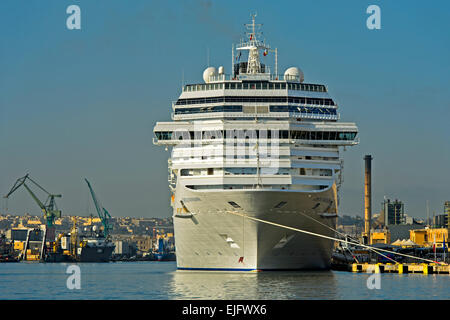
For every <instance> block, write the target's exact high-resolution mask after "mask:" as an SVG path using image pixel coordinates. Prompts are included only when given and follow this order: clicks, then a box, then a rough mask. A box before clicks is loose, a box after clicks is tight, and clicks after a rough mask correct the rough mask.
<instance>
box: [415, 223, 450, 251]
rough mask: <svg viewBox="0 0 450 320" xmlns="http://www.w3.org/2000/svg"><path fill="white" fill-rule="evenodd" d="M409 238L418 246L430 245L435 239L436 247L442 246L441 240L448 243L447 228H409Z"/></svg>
mask: <svg viewBox="0 0 450 320" xmlns="http://www.w3.org/2000/svg"><path fill="white" fill-rule="evenodd" d="M409 238H410V239H411V240H412V241H414V242H415V243H417V244H418V245H420V246H425V247H430V246H432V245H433V243H434V241H436V247H442V246H443V242H444V239H445V242H446V243H448V229H447V228H435V229H429V228H428V229H417V230H409Z"/></svg>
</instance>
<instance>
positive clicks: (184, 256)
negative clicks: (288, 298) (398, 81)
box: [153, 15, 359, 271]
mask: <svg viewBox="0 0 450 320" xmlns="http://www.w3.org/2000/svg"><path fill="white" fill-rule="evenodd" d="M245 27H246V30H245V31H246V32H245V34H244V37H243V39H241V41H240V42H239V43H238V44H233V45H232V50H231V53H232V55H231V61H232V65H231V68H230V69H231V70H230V71H229V73H228V74H227V73H225V68H224V67H223V66H218V67H217V68H215V67H211V66H208V67H207V68H206V69H205V70H204V72H203V81H204V82H202V83H193V84H186V85H185V84H183V87H182V90H181V91H182V92H181V94H180V96H179V98H178V100H176V101H174V102H172V114H171V116H172V120H173V121H170V122H157V123H156V125H155V127H154V135H155V137H154V138H153V142H154V144H156V145H161V146H165V149H166V150H170V152H171V154H170V158H169V160H168V169H169V187H170V190H171V192H172V195H171V206H172V207H173V219H174V232H175V247H176V256H177V268H178V269H181V270H230V271H260V270H297V269H328V268H330V263H331V254H332V250H333V246H334V242H333V241H332V240H329V239H326V238H322V237H317V236H313V235H310V234H306V233H302V232H296V231H294V230H292V229H287V228H283V227H280V226H276V225H273V224H268V223H264V221H267V222H270V223H276V224H278V225H282V226H288V227H291V228H297V229H301V230H305V231H309V232H314V233H317V234H321V235H325V236H329V237H333V236H334V235H335V232H334V230H335V228H336V223H337V216H338V215H337V214H338V203H339V188H340V186H341V184H342V181H343V179H342V177H343V158H342V152H343V151H344V149H345V147H347V146H353V145H356V144H357V143H358V140H359V138H358V137H357V134H358V128H357V126H356V124H355V123H349V122H340V121H339V119H340V114H339V112H338V105H337V104H336V102H335V100H333V98H332V97H331V96H330V95H329V93H328V90H327V87H326V86H325V85H323V84H316V83H308V82H305V81H304V75H303V72H302V71H301V69H300V68H298V67H289V68H287V69H286V70H285V72H284V73H283V74H278V50H277V49H272V48H271V47H270V46H269V45H268V44H267V43H266V41H265V40H261V39H262V33H261V32H260V29H261V25H260V24H256V23H255V15H253V16H252V20H251V23H249V24H246V25H245ZM269 64H271V65H272V66H273V70H271V69H272V68H271V67H270V66H269ZM251 218H254V219H258V221H255V220H254V219H253V220H252V219H251Z"/></svg>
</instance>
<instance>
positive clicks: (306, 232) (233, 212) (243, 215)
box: [226, 210, 442, 264]
mask: <svg viewBox="0 0 450 320" xmlns="http://www.w3.org/2000/svg"><path fill="white" fill-rule="evenodd" d="M226 212H227V213H231V214H234V215H237V216H241V217H244V218H246V219H250V220H253V221H258V222H262V223H266V224H270V225H273V226H277V227H280V228H285V229H289V230H293V231H297V232H301V233H305V234H309V235H312V236H316V237H320V238H324V239H329V240H333V241H339V242H345V243H351V242H349V241H347V240H342V239H338V238H334V237H329V236H325V235H323V234H318V233H315V232H311V231H306V230H302V229H298V228H293V227H289V226H284V225H282V224H278V223H275V222H270V221H267V220H262V219H258V218H255V217H251V216H248V215H245V214H242V213H239V212H235V211H228V210H227V211H226ZM353 244H354V245H356V246H360V247H363V248H367V249H372V250H373V248H372V247H370V246H367V245H364V244H361V243H353ZM376 250H379V251H383V252H387V253H393V254H395V255H399V256H404V257H408V258H412V259H417V260H423V261H427V262H431V263H438V264H442V263H440V262H437V261H433V260H429V259H425V258H421V257H416V256H411V255H408V254H404V253H399V252H394V251H390V250H386V249H380V248H377V249H376Z"/></svg>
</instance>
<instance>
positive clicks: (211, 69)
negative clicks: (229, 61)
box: [203, 67, 217, 83]
mask: <svg viewBox="0 0 450 320" xmlns="http://www.w3.org/2000/svg"><path fill="white" fill-rule="evenodd" d="M215 75H217V70H216V68H214V67H208V68H206V69H205V71H203V81H205V82H206V83H208V82H209V77H211V76H215Z"/></svg>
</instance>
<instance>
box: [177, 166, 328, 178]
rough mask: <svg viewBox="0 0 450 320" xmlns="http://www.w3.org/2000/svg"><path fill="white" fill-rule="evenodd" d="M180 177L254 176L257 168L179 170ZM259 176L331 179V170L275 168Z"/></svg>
mask: <svg viewBox="0 0 450 320" xmlns="http://www.w3.org/2000/svg"><path fill="white" fill-rule="evenodd" d="M180 173H181V176H201V175H215V174H224V175H226V176H228V175H255V174H257V173H258V172H257V168H223V169H214V168H207V169H181V172H180ZM260 174H261V175H265V174H270V175H289V174H293V175H301V176H305V175H307V176H322V177H331V176H332V175H333V170H332V169H310V168H295V169H291V168H277V170H270V171H268V172H264V171H263V170H260Z"/></svg>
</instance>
